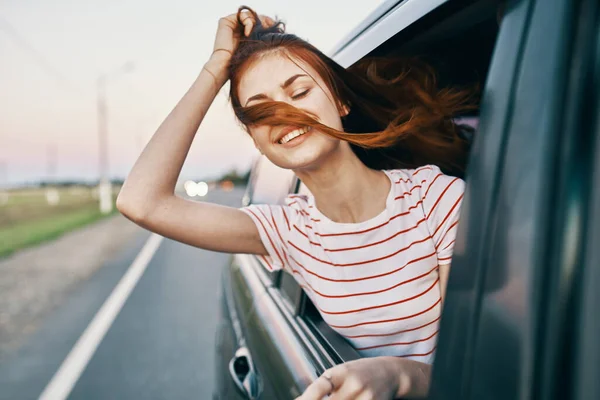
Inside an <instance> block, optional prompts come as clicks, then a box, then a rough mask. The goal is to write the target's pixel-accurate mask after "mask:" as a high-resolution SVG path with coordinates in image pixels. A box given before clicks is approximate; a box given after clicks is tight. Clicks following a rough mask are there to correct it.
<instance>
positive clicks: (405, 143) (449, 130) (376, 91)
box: [229, 6, 476, 176]
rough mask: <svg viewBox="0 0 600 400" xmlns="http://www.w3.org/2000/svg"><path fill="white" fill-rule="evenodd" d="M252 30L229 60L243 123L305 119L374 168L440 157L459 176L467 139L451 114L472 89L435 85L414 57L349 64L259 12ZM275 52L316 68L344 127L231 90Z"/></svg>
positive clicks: (463, 107)
mask: <svg viewBox="0 0 600 400" xmlns="http://www.w3.org/2000/svg"><path fill="white" fill-rule="evenodd" d="M244 10H248V11H250V12H251V13H252V14H253V15H254V20H255V21H256V23H255V25H254V28H253V30H252V32H251V34H250V35H249V36H248V37H244V35H243V32H242V31H243V25H242V24H241V23H240V24H238V26H239V27H240V32H242V33H241V37H242V39H241V40H240V43H239V46H238V48H237V49H236V51H235V52H234V54H233V56H232V59H231V61H230V64H229V77H230V80H231V85H230V100H231V104H232V106H233V110H234V113H235V115H236V117H237V118H238V119H239V121H240V122H241V123H242V124H243V125H245V127H246V129H247V128H248V127H251V126H252V125H273V126H274V125H295V126H311V127H313V128H316V129H318V130H319V131H320V132H323V133H324V134H326V135H330V136H332V137H335V138H337V139H340V140H344V141H347V142H349V143H350V145H351V147H352V150H353V151H354V153H355V154H356V155H357V156H358V157H359V159H360V160H361V161H362V162H363V163H364V164H365V165H367V166H368V167H370V168H373V169H392V168H416V167H419V166H421V165H424V164H435V165H438V166H439V167H440V168H441V169H442V170H443V171H444V172H445V173H447V174H450V175H455V176H463V173H464V169H465V167H466V162H467V155H468V150H469V142H468V141H467V140H466V139H465V138H464V136H463V135H461V130H466V129H469V128H468V127H464V126H459V125H457V124H456V123H455V122H454V119H453V118H454V117H455V116H457V115H459V114H460V113H463V112H465V111H468V110H473V109H476V106H475V100H476V99H475V93H476V92H475V91H474V90H466V89H459V88H442V89H439V88H438V87H437V83H436V74H435V71H434V70H433V68H431V67H430V66H428V65H427V64H425V63H424V62H422V61H420V60H418V59H416V58H412V59H388V58H369V59H365V60H362V61H360V62H358V63H356V64H355V65H352V66H351V67H349V68H348V69H345V68H343V67H342V66H340V65H339V64H337V63H336V62H335V61H333V60H332V59H331V58H329V57H327V56H326V55H325V54H323V53H322V52H321V51H319V50H318V49H317V48H315V47H314V46H312V45H311V44H309V43H308V42H306V41H304V40H302V39H300V38H298V37H297V36H295V35H292V34H289V33H285V31H284V29H285V26H284V24H283V23H282V22H281V21H278V22H277V23H275V24H274V25H273V26H271V27H268V28H266V27H264V26H263V25H262V24H261V22H260V20H259V18H258V15H257V14H256V13H255V12H254V11H253V10H252V9H250V8H248V7H246V6H242V7H240V8H239V10H238V21H240V22H241V19H240V18H241V14H240V13H241V12H242V11H244ZM270 53H278V54H280V55H282V56H285V57H287V58H288V59H290V60H291V61H292V62H294V63H296V65H298V64H297V61H298V60H300V61H302V62H304V63H306V64H308V65H310V66H311V67H312V68H314V69H315V71H317V73H318V74H319V75H320V77H321V78H322V79H323V81H324V82H325V84H326V85H327V87H328V89H329V91H330V92H331V93H332V94H333V96H334V98H335V99H336V100H337V104H336V105H337V107H338V110H339V111H340V112H341V111H342V107H343V106H348V107H349V109H350V112H349V114H348V115H346V116H345V117H342V125H343V128H344V131H338V130H336V129H333V128H330V127H328V126H326V125H323V124H321V123H319V122H318V121H317V120H316V119H315V118H313V117H312V116H311V115H309V114H307V113H306V112H304V111H302V110H299V109H297V108H296V107H294V106H292V105H290V104H288V103H285V102H277V101H265V102H261V103H260V104H257V105H253V106H249V107H242V105H241V104H240V99H239V96H238V94H237V88H238V85H239V82H240V78H241V76H242V75H243V73H244V72H245V71H246V70H247V69H248V67H249V66H250V65H251V64H252V63H253V62H254V61H256V60H259V59H260V57H262V56H264V55H266V54H270Z"/></svg>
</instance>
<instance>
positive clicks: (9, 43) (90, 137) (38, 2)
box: [0, 0, 381, 187]
mask: <svg viewBox="0 0 600 400" xmlns="http://www.w3.org/2000/svg"><path fill="white" fill-rule="evenodd" d="M380 3H381V1H344V0H339V1H322V0H304V1H293V2H292V1H267V0H264V1H249V2H246V3H240V2H239V1H229V0H221V1H210V2H209V1H202V0H194V1H192V0H170V1H166V0H160V1H158V0H156V1H153V0H145V1H144V0H121V1H117V0H102V1H100V0H82V1H73V0H68V1H67V0H53V1H42V0H21V1H0V55H1V60H2V61H1V62H0V88H1V89H0V108H1V109H2V112H1V113H0V187H2V186H4V187H6V186H14V185H19V184H22V183H24V182H34V181H38V180H40V179H48V178H50V179H61V180H62V179H78V180H79V179H84V180H95V179H97V177H98V133H97V132H98V131H97V113H96V81H97V78H98V76H99V75H101V74H104V73H111V72H112V71H116V70H119V68H120V67H121V66H123V65H124V64H126V63H127V62H132V63H133V64H134V68H133V70H132V71H130V72H127V73H121V74H116V75H113V77H112V78H110V79H109V83H108V90H107V98H108V122H109V124H108V130H109V164H110V167H109V169H110V176H111V177H113V178H124V177H125V176H126V175H127V173H128V171H129V169H130V168H131V166H132V165H133V163H134V161H135V159H136V157H137V155H138V154H139V152H140V151H141V150H142V148H143V146H144V144H145V143H146V142H147V141H148V140H149V139H150V138H151V136H152V134H153V133H154V131H155V130H156V128H157V127H158V125H159V124H160V123H161V122H162V120H163V119H164V118H165V117H166V115H167V114H168V113H169V112H170V111H171V109H172V108H173V107H174V106H175V104H176V102H177V101H178V100H179V99H180V98H181V96H182V95H183V94H184V93H185V91H186V90H187V89H188V87H189V86H190V85H191V83H192V82H193V80H194V79H195V77H196V76H197V74H198V73H199V71H200V69H201V68H202V65H203V64H204V62H205V61H206V60H207V59H208V57H209V55H210V52H211V50H212V45H213V41H214V35H215V32H216V28H217V21H218V19H219V18H220V17H221V16H225V15H227V14H230V13H233V12H235V11H236V10H237V7H238V6H239V5H240V4H246V5H248V6H250V7H253V8H254V9H255V10H256V11H257V12H259V13H261V14H267V15H270V16H275V15H277V16H278V17H280V18H281V19H283V20H284V21H285V22H286V25H287V30H288V31H289V32H291V33H294V34H296V35H298V36H300V37H302V38H304V39H307V40H308V41H309V42H310V43H312V44H314V45H315V46H316V47H318V48H319V49H321V50H322V51H324V52H326V53H327V52H329V50H330V49H331V48H332V47H333V46H334V45H335V44H337V43H338V42H339V41H340V40H341V39H342V38H343V37H344V36H345V35H346V34H347V33H348V32H349V31H350V30H351V29H352V28H353V27H355V26H356V25H357V24H358V23H359V22H360V21H361V20H363V19H364V18H365V17H366V16H367V15H368V14H369V13H370V12H371V11H372V10H374V9H375V8H376V7H377V6H378V5H379V4H380ZM225 93H226V90H225V89H224V90H222V93H221V94H220V95H219V97H217V99H216V100H215V102H214V104H213V106H212V107H211V109H210V111H209V113H208V115H207V116H206V118H205V120H204V122H203V124H202V125H201V127H200V130H199V131H198V135H197V136H196V139H195V141H194V144H193V146H192V149H191V151H190V154H189V156H188V159H187V161H186V164H185V166H184V168H183V171H182V174H181V179H186V178H210V177H215V176H218V175H220V174H222V173H223V172H226V171H229V170H231V169H232V168H236V169H237V170H238V171H240V172H243V171H245V170H246V169H247V168H248V167H249V166H250V163H251V161H252V159H253V158H254V157H255V156H256V154H257V152H256V150H255V149H254V146H253V145H252V141H251V140H250V139H249V138H248V137H247V136H246V134H245V133H243V131H242V130H241V129H240V128H239V127H238V126H237V124H236V122H235V121H234V119H233V114H232V112H231V110H230V106H229V104H228V101H227V97H226V95H225Z"/></svg>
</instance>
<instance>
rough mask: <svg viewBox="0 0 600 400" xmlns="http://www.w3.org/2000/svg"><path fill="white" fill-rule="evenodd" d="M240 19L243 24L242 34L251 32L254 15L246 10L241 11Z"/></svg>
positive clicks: (246, 34)
mask: <svg viewBox="0 0 600 400" xmlns="http://www.w3.org/2000/svg"><path fill="white" fill-rule="evenodd" d="M240 21H241V22H242V25H244V36H248V35H249V34H250V32H252V27H253V26H254V17H253V16H252V14H251V13H249V12H248V11H242V12H241V14H240Z"/></svg>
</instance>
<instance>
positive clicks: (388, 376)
mask: <svg viewBox="0 0 600 400" xmlns="http://www.w3.org/2000/svg"><path fill="white" fill-rule="evenodd" d="M401 361H402V360H401V359H398V358H396V357H372V358H361V359H359V360H353V361H348V362H346V363H344V364H340V365H336V366H335V367H333V368H330V369H328V370H327V371H325V372H323V374H322V375H321V376H320V377H319V378H318V379H317V380H315V381H314V382H313V383H312V384H311V385H310V386H309V387H308V388H307V389H306V390H305V391H304V393H303V394H302V396H300V397H298V398H296V399H295V400H321V399H322V398H323V397H325V396H327V395H329V399H331V400H350V399H352V400H375V399H378V400H379V399H381V400H390V399H394V398H396V395H397V393H398V389H399V386H400V383H401V380H404V379H406V378H407V377H406V376H405V374H403V368H402V364H401Z"/></svg>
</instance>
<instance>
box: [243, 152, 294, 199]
mask: <svg viewBox="0 0 600 400" xmlns="http://www.w3.org/2000/svg"><path fill="white" fill-rule="evenodd" d="M253 178H254V181H253V182H252V194H251V196H250V198H251V200H250V201H251V202H252V203H253V204H283V201H284V199H285V197H286V196H287V195H288V194H289V193H290V189H291V187H292V184H293V181H294V172H293V171H292V170H289V169H283V168H279V167H278V166H276V165H275V164H273V163H272V162H271V161H269V160H268V159H267V158H266V157H264V156H262V157H261V158H260V159H259V160H258V162H257V163H256V165H255V167H254V170H253Z"/></svg>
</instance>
